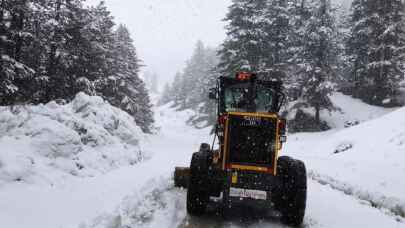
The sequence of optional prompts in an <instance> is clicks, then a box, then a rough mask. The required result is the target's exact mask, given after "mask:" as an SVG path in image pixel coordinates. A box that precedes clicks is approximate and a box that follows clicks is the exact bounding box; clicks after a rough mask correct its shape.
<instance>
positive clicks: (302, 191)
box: [274, 156, 307, 226]
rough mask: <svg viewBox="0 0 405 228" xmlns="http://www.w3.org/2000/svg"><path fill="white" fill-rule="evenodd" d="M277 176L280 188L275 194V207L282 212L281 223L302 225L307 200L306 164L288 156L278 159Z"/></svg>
mask: <svg viewBox="0 0 405 228" xmlns="http://www.w3.org/2000/svg"><path fill="white" fill-rule="evenodd" d="M277 173H278V174H277V176H278V178H279V183H280V186H279V188H278V190H277V193H275V196H276V197H275V202H274V203H275V207H276V209H277V210H279V211H280V212H281V222H282V223H284V224H286V225H290V226H299V225H301V224H302V222H303V220H304V216H305V208H306V199H307V174H306V168H305V164H304V163H303V162H302V161H300V160H295V159H292V158H290V157H287V156H282V157H280V158H279V159H278V165H277Z"/></svg>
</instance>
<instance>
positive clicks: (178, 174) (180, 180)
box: [174, 167, 190, 188]
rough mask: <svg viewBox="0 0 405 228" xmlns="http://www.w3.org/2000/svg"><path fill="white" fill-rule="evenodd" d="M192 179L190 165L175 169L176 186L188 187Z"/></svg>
mask: <svg viewBox="0 0 405 228" xmlns="http://www.w3.org/2000/svg"><path fill="white" fill-rule="evenodd" d="M189 179H190V168H189V167H176V168H175V170H174V186H176V187H180V188H187V186H188V181H189Z"/></svg>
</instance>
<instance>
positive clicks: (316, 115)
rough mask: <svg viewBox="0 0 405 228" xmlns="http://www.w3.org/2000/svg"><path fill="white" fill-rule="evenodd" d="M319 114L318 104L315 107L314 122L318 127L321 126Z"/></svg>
mask: <svg viewBox="0 0 405 228" xmlns="http://www.w3.org/2000/svg"><path fill="white" fill-rule="evenodd" d="M320 112H321V108H320V107H319V104H316V105H315V122H316V124H317V125H318V127H319V126H320V125H321V117H320Z"/></svg>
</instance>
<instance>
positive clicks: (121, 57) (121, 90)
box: [101, 25, 154, 133]
mask: <svg viewBox="0 0 405 228" xmlns="http://www.w3.org/2000/svg"><path fill="white" fill-rule="evenodd" d="M139 68H140V60H139V59H138V57H137V53H136V49H135V47H134V46H133V40H132V39H131V37H130V33H129V31H128V29H127V28H126V27H125V26H124V25H119V26H118V28H117V30H116V32H115V41H114V54H113V61H112V72H113V74H112V75H111V76H109V77H108V83H107V85H106V87H104V89H103V90H102V91H101V93H102V94H103V96H104V97H105V99H107V100H108V101H109V102H110V103H111V104H112V105H114V106H117V107H119V108H121V109H122V110H124V111H126V112H128V113H129V114H130V115H132V116H133V117H134V118H135V121H136V123H137V124H138V125H139V126H140V127H141V128H142V130H143V131H144V132H147V133H151V131H152V127H153V126H152V125H153V122H154V120H153V113H152V110H151V107H152V105H151V103H150V99H149V95H148V92H147V90H146V87H145V84H144V82H143V81H142V80H141V79H140V78H139Z"/></svg>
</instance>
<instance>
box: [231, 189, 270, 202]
mask: <svg viewBox="0 0 405 228" xmlns="http://www.w3.org/2000/svg"><path fill="white" fill-rule="evenodd" d="M229 196H231V197H239V198H251V199H260V200H266V199H267V192H265V191H260V190H251V189H242V188H230V189H229Z"/></svg>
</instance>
